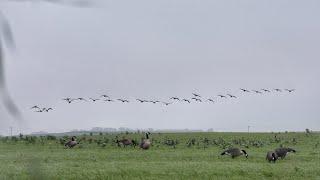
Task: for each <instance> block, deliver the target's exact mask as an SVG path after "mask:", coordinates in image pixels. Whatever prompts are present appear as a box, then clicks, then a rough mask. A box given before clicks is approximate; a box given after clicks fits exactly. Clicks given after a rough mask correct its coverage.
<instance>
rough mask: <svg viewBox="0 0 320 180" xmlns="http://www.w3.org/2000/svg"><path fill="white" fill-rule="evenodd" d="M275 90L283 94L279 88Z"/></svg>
mask: <svg viewBox="0 0 320 180" xmlns="http://www.w3.org/2000/svg"><path fill="white" fill-rule="evenodd" d="M274 90H275V91H277V92H282V90H281V89H279V88H276V89H274Z"/></svg>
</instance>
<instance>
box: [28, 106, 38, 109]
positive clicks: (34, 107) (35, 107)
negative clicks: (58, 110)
mask: <svg viewBox="0 0 320 180" xmlns="http://www.w3.org/2000/svg"><path fill="white" fill-rule="evenodd" d="M30 109H40V108H39V106H33V107H31V108H30Z"/></svg>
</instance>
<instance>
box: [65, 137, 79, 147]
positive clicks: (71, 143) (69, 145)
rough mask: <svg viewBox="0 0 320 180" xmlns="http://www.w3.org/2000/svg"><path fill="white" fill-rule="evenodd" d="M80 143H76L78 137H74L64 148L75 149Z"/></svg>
mask: <svg viewBox="0 0 320 180" xmlns="http://www.w3.org/2000/svg"><path fill="white" fill-rule="evenodd" d="M77 144H78V143H77V141H76V137H75V136H72V138H71V140H70V141H68V142H67V143H66V144H65V145H64V146H65V147H67V148H73V147H74V146H76V145H77Z"/></svg>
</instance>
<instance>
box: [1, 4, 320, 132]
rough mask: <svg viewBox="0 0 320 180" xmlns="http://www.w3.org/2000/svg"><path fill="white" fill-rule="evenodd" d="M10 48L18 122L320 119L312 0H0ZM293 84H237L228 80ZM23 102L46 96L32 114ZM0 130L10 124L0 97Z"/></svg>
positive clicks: (269, 125) (318, 10)
mask: <svg viewBox="0 0 320 180" xmlns="http://www.w3.org/2000/svg"><path fill="white" fill-rule="evenodd" d="M0 6H1V11H2V12H3V13H4V14H5V15H6V17H7V18H8V20H9V22H10V24H11V26H12V30H13V34H14V38H15V41H16V46H17V51H16V52H15V53H11V52H10V51H6V74H7V77H6V78H7V81H8V88H9V90H10V92H11V95H12V96H13V98H14V99H15V101H16V103H17V104H18V105H19V107H20V109H21V111H22V112H23V116H24V119H25V124H24V125H23V126H20V129H21V130H22V131H23V132H32V131H40V130H44V131H49V132H55V131H59V132H60V131H65V130H71V129H89V128H91V127H95V126H101V127H116V128H117V127H129V128H155V129H162V128H165V129H177V128H179V129H182V128H190V129H208V128H213V129H214V130H215V131H246V130H247V126H248V124H250V126H252V128H251V129H252V130H253V131H280V130H281V131H284V130H289V131H302V130H304V129H305V128H310V129H313V130H320V122H319V102H320V98H319V95H318V92H319V91H318V90H319V87H320V85H319V82H318V81H319V77H320V71H319V68H320V61H319V57H320V55H319V42H320V34H319V32H320V21H319V17H320V2H319V1H312V0H310V1H294V0H290V1H289V0H287V1H284V0H283V1H279V0H266V1H252V0H243V1H225V0H221V1H211V0H210V1H209V0H208V1H205V0H203V1H193V0H192V1H190V0H174V1H172V0H161V1H149V0H143V1H142V0H141V1H139V0H138V1H102V2H100V4H99V6H98V7H95V8H74V7H70V6H59V5H55V4H50V3H38V2H34V3H30V2H26V3H21V2H20V3H17V2H5V1H1V3H0ZM241 87H243V88H248V89H250V90H251V89H261V88H270V89H272V88H295V89H296V91H295V92H294V93H291V94H289V93H284V92H283V93H270V94H262V95H254V94H243V93H241V92H240V90H239V88H241ZM192 92H197V93H200V94H201V95H203V96H204V97H208V98H209V97H211V98H216V99H217V95H218V94H227V93H232V94H235V95H237V96H239V98H237V99H233V100H231V99H226V100H219V99H218V102H217V103H215V104H210V103H192V104H183V103H179V104H173V105H170V106H168V107H165V106H163V105H160V104H159V105H152V104H138V103H128V104H121V103H105V102H98V103H73V104H71V105H68V104H66V103H65V102H63V101H62V100H61V99H62V98H64V97H68V96H71V97H98V96H100V95H101V94H108V95H110V96H111V97H112V98H120V97H123V98H129V99H130V100H134V99H135V98H139V97H141V98H147V99H160V100H163V101H167V99H168V98H170V97H171V96H179V97H185V98H191V97H192V94H191V93H192ZM33 105H40V106H44V107H53V108H54V111H52V112H49V113H34V112H32V111H31V110H30V107H31V106H33ZM0 107H1V108H0V118H1V121H0V123H1V124H0V125H1V127H0V134H6V133H8V129H9V127H10V126H13V127H14V128H15V131H18V129H19V128H18V124H17V123H16V122H15V121H14V119H13V118H12V117H11V116H10V115H9V114H8V113H7V112H6V111H5V110H4V108H3V106H2V105H1V106H0Z"/></svg>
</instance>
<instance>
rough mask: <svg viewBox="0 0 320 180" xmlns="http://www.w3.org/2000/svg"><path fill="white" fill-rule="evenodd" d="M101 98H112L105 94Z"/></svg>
mask: <svg viewBox="0 0 320 180" xmlns="http://www.w3.org/2000/svg"><path fill="white" fill-rule="evenodd" d="M100 97H104V98H110V97H109V96H108V95H105V94H103V95H101V96H100Z"/></svg>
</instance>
